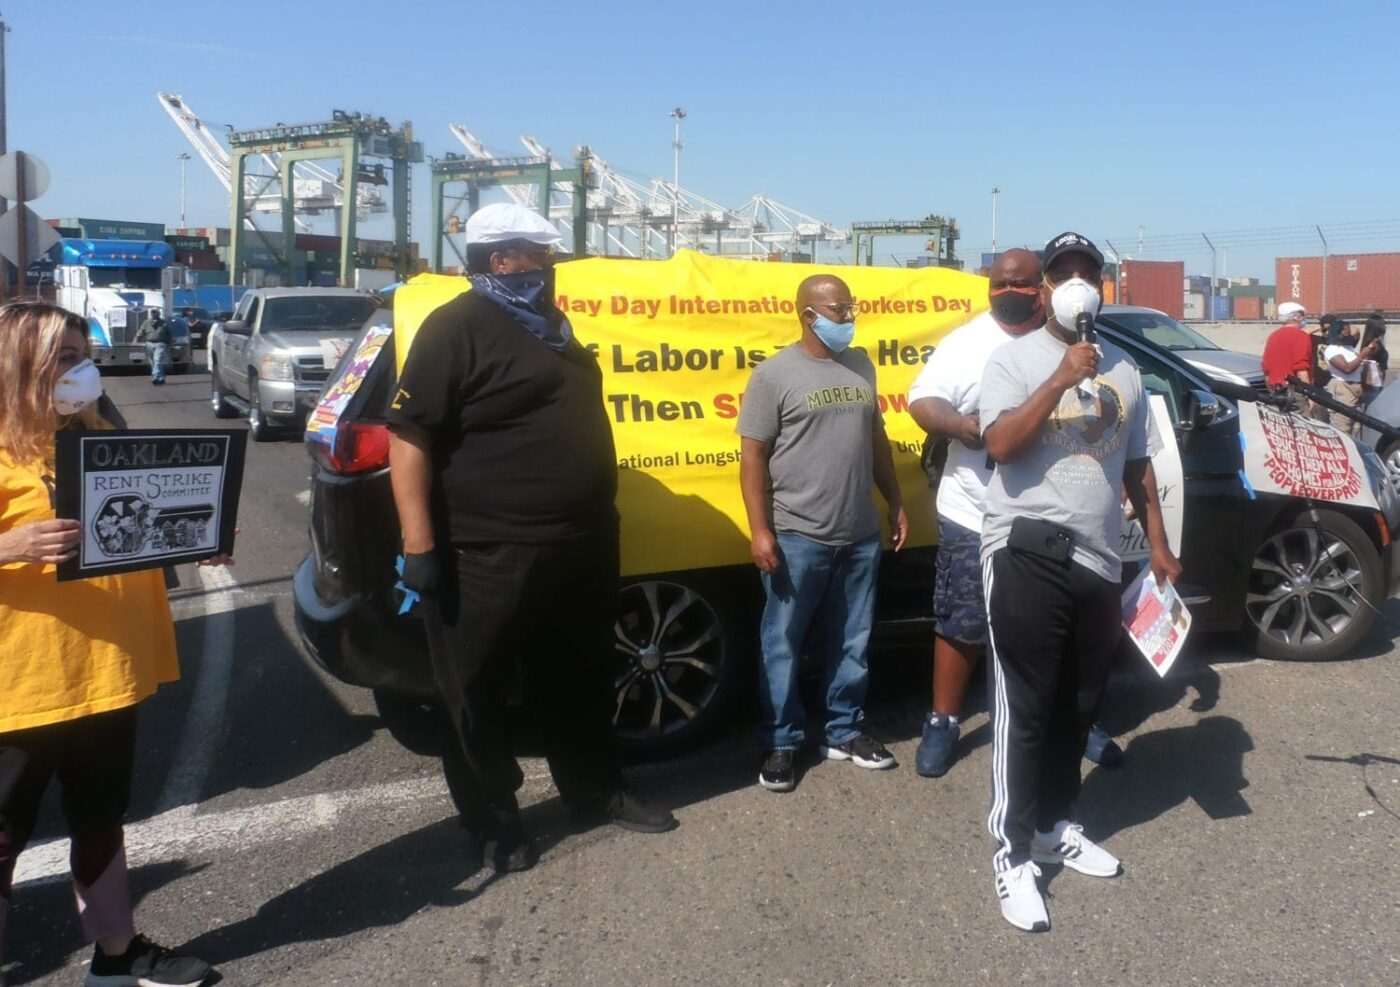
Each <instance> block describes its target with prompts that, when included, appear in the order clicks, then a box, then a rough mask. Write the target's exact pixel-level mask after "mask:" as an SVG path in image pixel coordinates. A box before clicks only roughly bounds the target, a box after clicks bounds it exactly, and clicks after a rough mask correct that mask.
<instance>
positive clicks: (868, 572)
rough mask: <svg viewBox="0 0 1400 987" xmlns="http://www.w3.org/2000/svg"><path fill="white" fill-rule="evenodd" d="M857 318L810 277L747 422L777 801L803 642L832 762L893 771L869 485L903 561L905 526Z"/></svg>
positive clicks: (792, 743)
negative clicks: (872, 682) (870, 724)
mask: <svg viewBox="0 0 1400 987" xmlns="http://www.w3.org/2000/svg"><path fill="white" fill-rule="evenodd" d="M855 311H856V303H855V302H854V300H852V298H851V292H850V289H849V288H847V287H846V284H845V282H843V281H842V280H841V279H840V278H837V277H833V276H831V275H826V274H820V275H816V276H814V277H810V278H808V279H807V280H805V281H803V282H802V284H801V285H800V286H799V287H798V289H797V312H798V318H799V319H800V321H801V324H802V338H801V339H800V340H798V341H797V342H796V343H794V344H792V345H791V346H789V347H787V348H786V349H784V350H782V351H780V352H779V353H777V354H775V355H774V356H771V357H769V358H768V359H767V360H765V361H764V362H763V363H761V364H759V365H758V367H757V368H756V369H755V370H754V372H753V376H752V377H751V378H750V379H749V386H748V388H747V389H746V390H745V391H744V400H743V403H742V405H741V410H740V412H739V426H738V431H739V435H740V436H741V437H742V447H743V461H742V463H741V465H740V483H741V485H742V488H743V494H744V507H745V510H746V511H747V513H748V518H749V529H750V532H751V533H752V537H753V546H752V551H753V558H754V562H755V564H756V565H757V566H758V568H759V570H760V572H761V574H762V578H763V588H764V592H765V593H766V595H767V602H766V604H765V606H764V609H763V622H762V628H761V636H762V645H763V674H762V676H761V677H760V681H759V690H760V700H761V714H762V729H763V732H764V737H763V740H764V746H765V747H766V752H765V756H764V760H763V764H762V766H761V767H760V769H759V777H758V780H759V784H761V785H762V786H763V787H764V788H767V789H769V790H770V791H778V792H786V791H791V790H792V789H793V788H794V787H795V785H796V773H795V769H794V765H793V760H794V754H795V752H796V751H797V749H798V748H800V747H801V746H802V743H803V740H804V739H805V735H804V730H803V721H804V720H805V718H806V717H805V714H804V711H803V709H802V698H801V696H800V695H799V692H798V688H797V669H798V662H799V659H800V658H801V655H802V653H803V650H804V647H805V646H806V645H807V644H811V645H812V646H813V648H814V649H815V650H816V651H818V653H819V656H820V657H821V658H822V660H823V663H824V664H823V667H824V668H825V670H826V725H825V730H824V738H825V743H824V745H823V753H824V754H825V756H826V757H828V758H830V759H832V760H841V761H847V760H848V761H853V762H854V763H856V764H857V765H859V766H861V767H864V768H890V767H893V766H894V755H892V754H891V753H890V752H889V751H888V750H886V749H885V748H884V747H883V746H881V745H880V744H879V743H877V742H876V741H875V740H873V739H872V738H871V737H869V736H868V735H867V734H866V733H865V732H864V731H863V730H862V729H861V723H862V720H863V718H864V712H865V710H864V707H865V689H866V679H867V667H868V650H869V642H870V629H871V624H872V622H873V619H874V609H875V577H876V574H877V572H878V571H879V564H880V520H879V517H878V515H877V514H876V512H875V504H874V501H873V499H872V497H871V493H872V489H871V488H872V487H873V486H878V487H879V488H880V493H881V494H882V495H883V496H884V498H885V501H886V503H888V504H889V508H890V527H891V528H892V529H893V539H894V548H895V550H896V551H897V550H899V549H900V548H902V547H903V545H904V540H905V538H906V537H908V532H909V522H908V519H907V518H906V516H905V513H904V508H903V506H902V503H901V500H900V494H899V485H898V484H897V483H896V482H895V475H894V457H893V455H892V454H891V452H890V444H889V439H888V438H886V436H885V426H884V423H883V421H882V420H881V418H880V411H879V406H878V404H877V403H876V398H875V367H874V365H872V364H871V362H870V358H869V357H868V356H866V355H865V353H863V352H862V351H860V350H855V349H850V348H849V346H850V343H851V339H852V338H853V336H854V334H855ZM809 631H815V633H813V634H812V635H811V638H810V641H809V635H808V632H809Z"/></svg>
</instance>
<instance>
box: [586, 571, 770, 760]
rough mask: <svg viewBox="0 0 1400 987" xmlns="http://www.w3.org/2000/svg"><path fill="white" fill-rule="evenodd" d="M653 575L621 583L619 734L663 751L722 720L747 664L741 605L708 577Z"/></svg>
mask: <svg viewBox="0 0 1400 987" xmlns="http://www.w3.org/2000/svg"><path fill="white" fill-rule="evenodd" d="M682 579H683V577H681V578H677V579H646V580H642V581H639V582H634V583H630V584H628V585H626V586H624V587H623V588H622V592H621V599H620V605H619V607H618V617H617V622H616V624H615V625H614V645H615V649H614V654H613V659H614V661H613V666H612V669H613V670H612V674H613V689H614V704H613V734H614V736H615V737H616V739H617V741H618V744H619V745H620V746H621V747H622V748H623V750H624V751H626V752H628V753H631V754H644V755H650V754H659V753H663V752H667V751H673V750H675V749H677V748H680V747H684V746H687V745H688V744H691V743H693V742H694V741H695V740H697V739H698V738H699V737H701V736H703V735H704V734H705V732H706V731H708V730H709V729H711V728H712V727H713V726H714V725H715V724H716V723H718V722H720V721H721V720H722V719H723V717H724V714H725V713H726V712H727V711H728V708H729V706H730V705H731V703H732V700H733V697H734V693H735V688H736V686H737V684H738V682H739V681H740V679H741V677H742V675H743V670H744V668H745V667H746V666H747V664H748V663H747V661H746V658H747V655H746V651H747V649H745V648H744V647H743V646H742V644H741V642H742V641H743V640H744V639H745V637H746V635H745V634H743V633H742V632H741V629H740V628H741V625H742V624H743V623H744V619H743V615H742V613H741V612H740V608H739V607H738V606H736V605H735V604H733V603H732V602H730V601H729V600H728V599H727V598H725V597H723V596H722V595H720V594H719V593H717V592H715V590H714V589H713V588H710V587H708V586H706V585H705V584H704V583H702V582H699V581H697V582H695V583H693V584H688V583H687V582H685V581H682Z"/></svg>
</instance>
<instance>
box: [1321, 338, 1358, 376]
mask: <svg viewBox="0 0 1400 987" xmlns="http://www.w3.org/2000/svg"><path fill="white" fill-rule="evenodd" d="M1335 356H1340V357H1342V358H1343V359H1344V360H1346V361H1347V362H1348V363H1349V362H1351V361H1352V360H1355V359H1356V350H1354V349H1352V348H1351V347H1350V346H1335V345H1334V346H1324V347H1323V348H1322V358H1323V359H1324V360H1326V361H1327V369H1328V370H1330V371H1332V376H1333V377H1335V378H1336V379H1337V380H1344V381H1346V382H1347V383H1348V384H1359V383H1361V364H1359V363H1358V364H1357V365H1356V369H1355V370H1338V369H1337V368H1336V367H1334V366H1332V358H1333V357H1335Z"/></svg>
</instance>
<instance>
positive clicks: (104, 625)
mask: <svg viewBox="0 0 1400 987" xmlns="http://www.w3.org/2000/svg"><path fill="white" fill-rule="evenodd" d="M101 391H102V383H101V378H100V376H99V374H98V371H97V368H96V367H95V366H94V365H93V364H92V362H91V360H89V359H88V342H87V325H86V323H85V322H84V321H83V320H82V319H81V318H79V317H77V316H75V315H73V314H71V313H69V312H65V311H64V310H62V309H59V308H56V307H54V306H52V305H46V304H43V303H39V302H16V303H13V304H10V305H6V306H4V307H0V955H3V949H4V933H5V915H6V912H7V911H8V908H9V898H10V892H11V886H12V883H13V876H14V867H15V859H16V858H17V857H18V856H19V853H20V851H21V850H23V849H24V846H25V844H26V843H27V842H28V840H29V837H30V835H31V833H32V832H33V828H34V824H35V821H36V818H37V816H38V812H39V804H40V801H41V799H42V797H43V794H44V790H45V789H46V788H47V787H48V784H49V782H50V781H52V780H54V779H57V781H58V783H59V785H60V787H61V788H62V806H63V814H64V817H65V819H66V821H67V823H68V830H69V835H70V837H71V839H72V855H71V861H70V862H71V867H72V873H73V887H74V891H75V892H76V895H77V900H78V912H79V916H80V918H81V921H82V926H83V931H84V933H85V934H86V936H87V937H88V938H89V939H90V940H92V941H94V943H95V946H94V951H93V958H92V964H91V966H90V967H89V971H88V978H87V984H88V987H128V985H130V987H135V985H137V984H142V985H146V984H154V985H173V984H183V985H189V987H193V985H196V984H199V983H202V982H203V981H204V980H205V979H206V978H207V977H208V976H209V974H210V972H211V971H210V968H209V965H208V964H206V963H204V962H203V961H202V960H199V959H196V958H194V957H190V956H183V955H181V954H179V953H176V952H174V951H172V950H168V949H165V948H164V947H161V946H158V945H156V944H155V943H153V942H151V941H150V940H149V939H146V938H145V937H144V936H139V935H137V934H136V932H135V927H134V924H133V917H132V906H131V896H130V894H129V893H128V890H127V869H126V853H125V850H124V847H123V839H122V818H123V816H124V815H125V813H126V808H127V801H128V798H129V794H130V789H131V775H132V765H133V762H134V756H135V736H136V705H137V704H138V703H140V702H141V701H142V700H143V699H145V698H146V697H148V696H150V695H151V694H152V693H153V692H155V690H156V687H157V686H159V685H160V684H161V683H163V682H173V681H174V680H175V679H177V678H179V666H178V662H177V657H176V653H175V631H174V625H173V623H172V621H171V617H170V605H169V602H168V601H167V599H166V595H165V584H164V580H163V579H162V576H161V573H160V572H159V571H156V570H151V571H146V572H135V573H127V574H124V575H119V576H100V577H95V578H92V579H84V580H78V581H74V582H65V583H60V582H58V581H57V580H56V579H55V569H54V567H55V565H56V564H57V563H59V562H62V561H64V560H66V559H68V558H71V557H72V555H73V554H74V552H75V551H76V549H77V546H78V541H79V534H80V532H79V527H80V526H79V522H77V521H69V520H59V519H56V518H55V517H54V508H53V501H52V491H53V461H54V443H53V435H54V432H55V431H58V430H61V429H108V428H111V427H112V426H111V424H109V423H108V422H107V421H106V420H105V419H103V418H102V417H101V415H100V414H99V413H98V411H97V400H98V398H99V397H100V396H101Z"/></svg>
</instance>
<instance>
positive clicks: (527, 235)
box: [467, 202, 564, 247]
mask: <svg viewBox="0 0 1400 987" xmlns="http://www.w3.org/2000/svg"><path fill="white" fill-rule="evenodd" d="M563 239H564V238H563V237H561V236H560V235H559V231H558V230H557V229H555V227H554V224H553V223H551V222H550V221H549V220H547V219H545V218H544V217H543V216H541V215H540V214H539V213H537V212H535V211H534V210H532V209H526V208H525V207H524V206H521V205H516V204H515V203H514V202H494V203H492V204H491V205H489V206H482V207H481V208H480V209H478V210H477V211H476V212H474V213H472V214H471V217H470V218H469V219H468V220H467V243H468V244H478V243H480V244H490V243H505V242H507V241H510V240H525V241H527V242H529V243H537V244H539V245H540V246H542V247H557V246H558V245H559V244H560V243H561V242H562V241H563Z"/></svg>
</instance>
